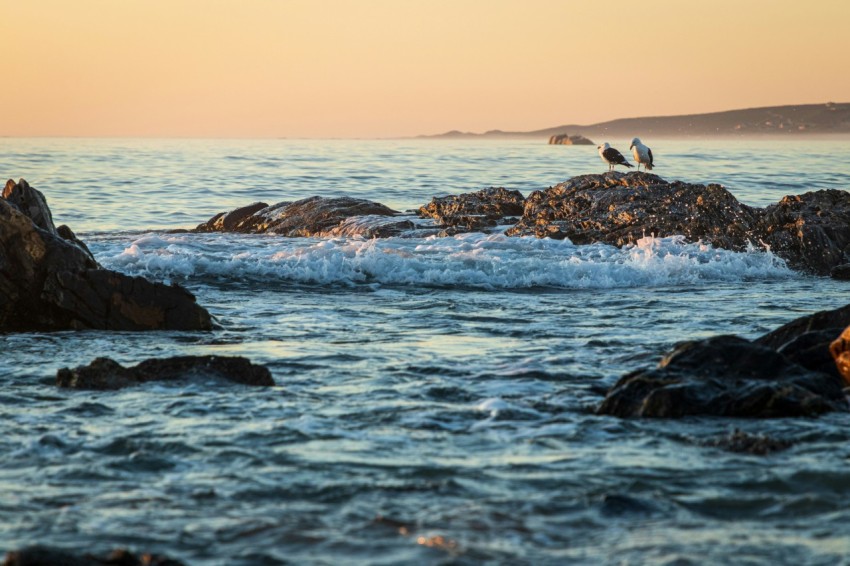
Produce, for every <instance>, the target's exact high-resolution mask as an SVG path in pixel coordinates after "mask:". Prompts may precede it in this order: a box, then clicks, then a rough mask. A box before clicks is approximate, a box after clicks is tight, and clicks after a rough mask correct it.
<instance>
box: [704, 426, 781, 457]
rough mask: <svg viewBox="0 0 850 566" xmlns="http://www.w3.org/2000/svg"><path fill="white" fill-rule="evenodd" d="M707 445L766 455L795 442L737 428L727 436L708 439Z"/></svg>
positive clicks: (732, 450) (731, 450) (730, 450)
mask: <svg viewBox="0 0 850 566" xmlns="http://www.w3.org/2000/svg"><path fill="white" fill-rule="evenodd" d="M705 445H706V446H715V447H717V448H722V449H723V450H727V451H729V452H738V453H744V454H754V455H756V456H765V455H767V454H770V453H772V452H779V451H781V450H787V449H788V448H790V447H791V446H792V445H793V442H791V441H790V440H783V439H781V438H771V437H770V436H766V435H764V434H750V433H748V432H744V431H742V430H740V429H737V428H736V429H735V430H734V431H732V432H730V433H729V434H727V435H726V436H721V437H718V438H713V439H711V440H708V441H707V442H705Z"/></svg>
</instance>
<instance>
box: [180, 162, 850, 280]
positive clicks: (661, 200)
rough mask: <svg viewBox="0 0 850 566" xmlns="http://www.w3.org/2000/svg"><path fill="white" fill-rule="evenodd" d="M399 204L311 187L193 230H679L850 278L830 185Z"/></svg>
mask: <svg viewBox="0 0 850 566" xmlns="http://www.w3.org/2000/svg"><path fill="white" fill-rule="evenodd" d="M399 214H400V213H398V212H396V211H394V210H391V209H389V208H387V207H385V206H384V205H382V204H379V203H376V202H371V201H366V200H362V199H354V198H348V197H339V198H324V197H311V198H308V199H303V200H300V201H297V202H292V203H290V202H281V203H278V204H275V205H271V206H268V205H266V203H254V204H251V205H249V206H246V207H242V208H238V209H236V210H234V211H231V212H229V213H219V214H217V215H215V216H213V217H212V218H211V219H210V220H208V221H207V222H205V223H203V224H201V225H199V226H198V227H197V228H195V229H194V231H195V232H242V233H266V232H268V233H275V234H281V235H284V236H316V237H333V236H362V237H369V238H384V237H391V236H402V235H406V236H426V235H430V234H437V235H441V236H451V235H454V234H459V233H464V232H475V231H485V232H486V231H489V230H491V229H493V227H494V226H496V225H497V224H510V223H514V225H513V226H512V227H510V228H508V230H507V231H506V232H505V233H506V234H507V235H508V236H536V237H538V238H554V239H565V238H568V239H569V240H570V241H572V242H573V243H574V244H591V243H595V242H601V243H607V244H611V245H614V246H624V245H628V244H634V243H635V242H637V241H638V240H640V239H641V238H643V237H645V236H657V237H666V236H684V237H685V239H686V241H689V242H698V241H701V242H704V243H706V244H711V245H712V246H714V247H717V248H722V249H727V250H732V251H744V250H747V249H749V248H751V247H756V248H759V247H761V248H764V249H770V250H771V251H772V252H773V253H775V254H776V255H777V256H778V257H780V258H782V259H784V260H785V261H786V262H787V264H788V265H789V267H791V268H793V269H797V270H800V271H806V272H809V273H813V274H817V275H830V274H832V276H833V277H835V278H839V279H840V278H850V192H847V191H840V190H834V189H833V190H822V191H814V192H808V193H805V194H802V195H796V196H787V197H785V198H783V199H782V200H781V201H780V202H778V203H777V204H774V205H771V206H768V207H766V208H756V207H751V206H747V205H745V204H742V203H740V202H739V201H738V200H737V199H736V198H735V197H734V196H733V195H732V193H730V192H729V191H728V190H726V188H724V187H722V186H720V185H715V184H709V185H700V184H691V183H684V182H681V181H674V182H668V181H665V180H664V179H662V178H661V177H659V176H658V175H653V174H651V173H647V172H637V171H635V172H630V173H621V172H609V173H605V174H601V175H600V174H594V175H581V176H579V177H573V178H572V179H569V180H568V181H565V182H563V183H560V184H558V185H555V186H554V187H549V188H548V189H545V190H541V191H534V192H533V193H531V194H530V195H529V196H528V198H523V195H522V194H521V193H520V192H519V191H512V190H508V189H505V188H503V187H490V188H487V189H482V190H480V191H477V192H473V193H464V194H460V195H449V196H444V197H435V198H433V199H432V200H431V202H430V203H428V204H426V205H423V206H421V207H420V208H419V209H418V211H417V214H418V216H419V217H420V218H425V219H429V220H431V221H433V224H432V225H430V226H423V225H420V224H417V223H415V222H413V221H412V220H411V217H407V218H404V217H399ZM516 217H520V218H519V219H518V220H516V219H515V218H516Z"/></svg>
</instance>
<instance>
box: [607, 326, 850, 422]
mask: <svg viewBox="0 0 850 566" xmlns="http://www.w3.org/2000/svg"><path fill="white" fill-rule="evenodd" d="M842 385H843V384H842V382H841V380H840V379H838V378H837V377H836V376H835V375H834V374H827V373H822V372H818V371H812V370H809V369H806V368H805V367H803V366H801V365H798V364H795V363H793V362H791V361H790V360H789V359H788V358H786V357H785V356H783V355H782V354H780V353H779V352H777V351H775V350H773V349H771V348H768V347H766V346H763V345H761V344H757V343H754V342H750V341H749V340H745V339H743V338H739V337H737V336H716V337H713V338H708V339H706V340H699V341H693V342H684V343H682V344H679V345H678V346H677V347H676V348H675V349H674V350H673V351H672V352H671V353H669V354H668V355H667V356H665V357H664V358H663V359H662V360H661V362H660V363H659V365H658V367H657V368H654V369H649V370H640V371H635V372H632V373H629V374H627V375H625V376H623V377H622V378H620V380H619V381H618V382H617V383H616V384H615V385H614V387H613V388H612V389H611V390H610V391H609V392H608V395H607V396H606V397H605V399H604V400H603V401H602V404H601V405H600V406H599V408H598V409H597V413H598V414H603V415H614V416H618V417H656V418H677V417H683V416H686V415H715V416H725V417H751V418H753V417H754V418H777V417H800V416H815V415H819V414H822V413H826V412H830V411H847V410H848V406H847V401H846V400H845V398H844V392H843V390H842Z"/></svg>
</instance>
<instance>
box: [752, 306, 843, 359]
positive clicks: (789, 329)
mask: <svg viewBox="0 0 850 566" xmlns="http://www.w3.org/2000/svg"><path fill="white" fill-rule="evenodd" d="M848 326H850V305H846V306H843V307H840V308H837V309H833V310H830V311H819V312H816V313H814V314H810V315H806V316H801V317H800V318H796V319H794V320H792V321H791V322H789V323H787V324H783V325H782V326H780V327H779V328H777V329H776V330H772V331H770V332H768V333H767V334H765V335H764V336H760V337H759V338H756V340H755V342H756V343H757V344H761V345H762V346H767V347H768V348H773V349H774V350H778V349H780V348H782V347H783V346H784V345H785V344H787V343H789V342H791V341H792V340H795V339H797V338H799V337H800V336H802V335H804V334H807V333H809V332H818V331H821V330H827V331H830V332H834V334H833V335H832V339H833V340H834V339H835V338H836V337H837V336H838V335H839V334H841V332H842V331H843V330H844V329H845V328H847V327H848Z"/></svg>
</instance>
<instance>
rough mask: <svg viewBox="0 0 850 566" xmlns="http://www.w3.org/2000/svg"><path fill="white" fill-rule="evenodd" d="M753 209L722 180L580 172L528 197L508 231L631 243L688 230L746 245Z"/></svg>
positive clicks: (723, 243)
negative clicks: (714, 182) (671, 179)
mask: <svg viewBox="0 0 850 566" xmlns="http://www.w3.org/2000/svg"><path fill="white" fill-rule="evenodd" d="M754 221H755V217H754V211H753V209H752V208H750V207H748V206H746V205H742V204H741V203H739V202H738V201H737V200H736V199H735V197H734V196H732V194H731V193H730V192H729V191H727V190H726V189H724V188H723V187H721V186H719V185H708V186H704V185H690V184H687V183H682V182H679V181H677V182H674V183H668V182H667V181H665V180H663V179H662V178H661V177H658V176H657V175H653V174H651V173H645V172H640V173H638V172H635V173H629V174H624V173H619V172H614V173H607V174H604V175H582V176H580V177H574V178H572V179H570V180H569V181H567V182H565V183H561V184H559V185H556V186H554V187H550V188H549V189H546V190H544V191H535V192H533V193H532V194H531V195H529V197H528V198H527V199H526V201H525V210H524V212H523V216H522V218H521V219H520V221H519V223H517V224H516V226H514V227H513V228H510V229H509V230H508V231H507V234H508V235H509V236H529V235H534V236H537V237H539V238H543V237H550V238H554V239H559V240H560V239H564V238H569V239H570V241H572V242H573V243H574V244H589V243H594V242H604V243H608V244H613V245H615V246H623V245H626V244H633V243H635V242H637V241H638V240H639V239H641V238H643V237H644V236H650V235H655V236H659V237H664V236H673V235H684V236H685V237H686V238H687V239H688V240H689V241H692V242H695V241H698V240H702V241H704V242H706V243H711V244H713V245H714V246H716V247H721V248H725V249H733V250H743V249H745V248H746V246H747V242H748V241H749V240H751V239H752V238H753V224H754Z"/></svg>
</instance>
